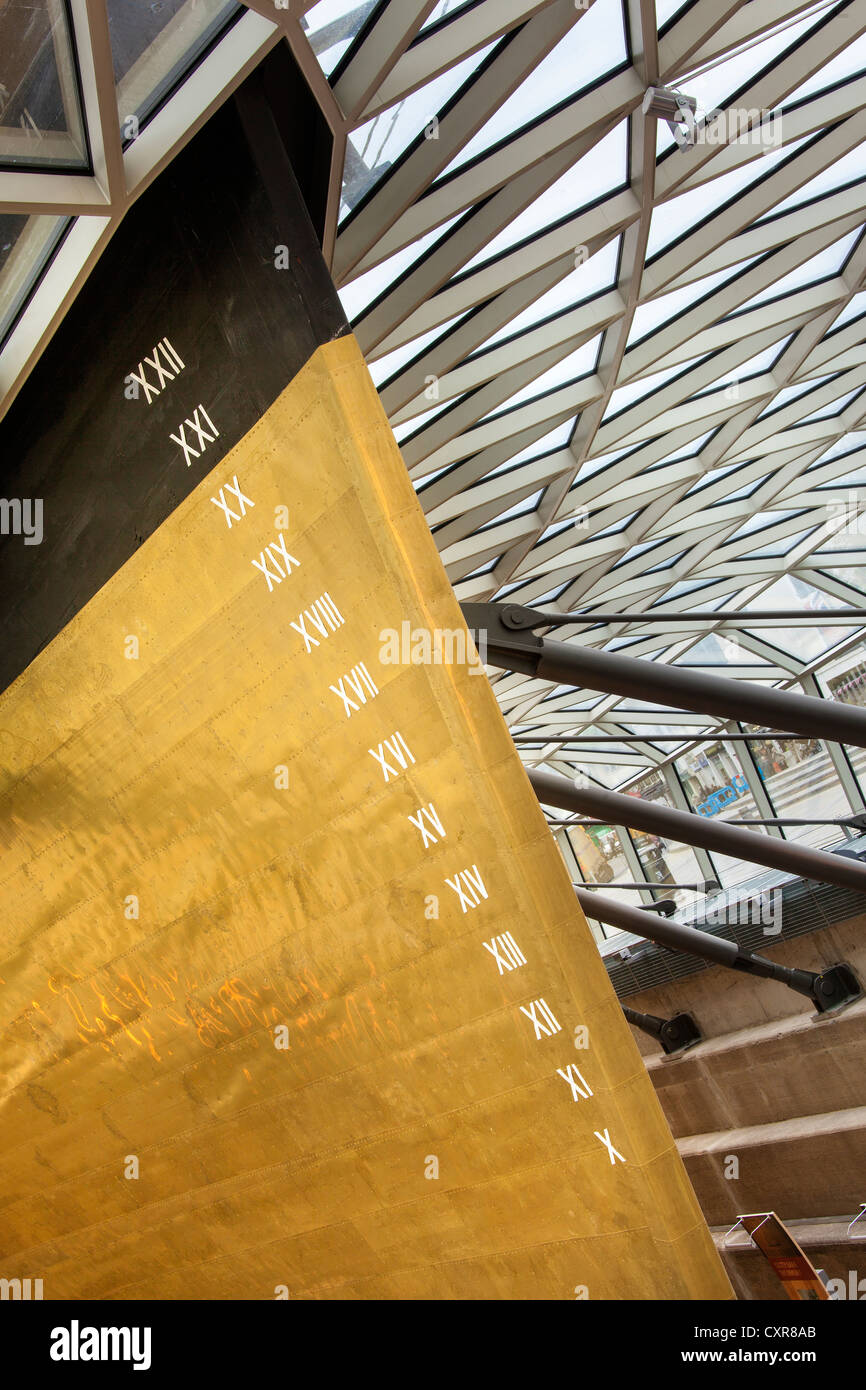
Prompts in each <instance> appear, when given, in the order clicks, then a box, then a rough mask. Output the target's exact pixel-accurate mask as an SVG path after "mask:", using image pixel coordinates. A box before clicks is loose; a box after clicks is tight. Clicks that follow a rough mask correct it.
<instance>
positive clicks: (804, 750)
mask: <svg viewBox="0 0 866 1390" xmlns="http://www.w3.org/2000/svg"><path fill="white" fill-rule="evenodd" d="M750 727H751V726H750ZM750 727H749V728H747V730H746V731H747V732H750ZM749 747H750V748H751V750H752V756H753V757H754V759H755V762H756V763H757V764H758V771H759V773H760V776H761V781H762V782H763V784H764V789H765V791H766V792H767V795H768V796H769V798H770V801H771V802H772V805H773V813H774V814H775V815H777V816H780V817H786V816H788V817H794V818H795V819H797V818H799V819H806V818H808V817H810V816H815V817H817V819H818V820H823V819H825V818H828V819H838V817H840V816H848V815H850V814H851V809H852V808H851V806H850V805H849V804H848V798H847V797H846V795H845V792H844V791H843V789H842V784H841V782H840V781H839V778H838V776H837V774H836V769H835V768H834V767H833V764H832V762H831V761H830V755H829V754H828V752H827V749H826V748H825V746H824V744H823V743H821V742H819V740H818V739H815V738H813V739H791V738H780V737H778V736H777V735H775V734H764V733H763V731H762V737H760V738H756V739H754V740H750V742H749ZM843 836H844V831H843V830H842V829H841V827H839V826H837V825H823V826H822V825H791V826H786V827H785V838H786V839H788V840H798V841H799V842H800V843H801V844H805V845H811V846H812V848H813V849H823V848H824V846H825V845H831V844H834V843H836V842H838V841H839V840H841V839H842V838H843Z"/></svg>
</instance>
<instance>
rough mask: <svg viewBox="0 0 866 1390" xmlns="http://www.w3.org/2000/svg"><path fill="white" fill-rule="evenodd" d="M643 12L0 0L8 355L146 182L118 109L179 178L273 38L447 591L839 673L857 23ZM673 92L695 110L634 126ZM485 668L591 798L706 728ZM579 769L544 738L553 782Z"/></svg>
mask: <svg viewBox="0 0 866 1390" xmlns="http://www.w3.org/2000/svg"><path fill="white" fill-rule="evenodd" d="M654 9H655V13H654V15H653V6H651V5H640V6H638V5H634V4H626V0H594V3H593V4H591V5H590V6H589V7H588V8H582V7H580V6H578V5H574V6H571V5H564V4H561V3H555V0H509V3H508V4H507V5H504V4H503V3H502V0H438V3H423V2H421V3H403V2H402V0H399V3H398V0H286V3H282V0H274V3H273V4H270V3H265V0H256V3H255V4H252V3H251V4H249V5H244V4H240V3H239V2H238V0H158V3H153V4H150V3H146V4H139V3H137V0H94V3H93V4H92V5H90V6H83V5H80V6H78V5H77V6H73V7H71V8H70V10H69V11H68V13H69V14H71V15H72V20H71V21H68V20H67V17H66V16H67V8H66V6H65V5H61V4H55V3H53V0H27V3H26V4H25V3H24V0H5V3H3V4H0V53H2V54H3V58H4V64H5V67H4V69H3V73H2V74H0V359H3V355H4V353H6V352H7V351H8V355H9V361H10V362H11V361H13V359H14V362H15V363H18V362H19V361H25V360H27V361H29V360H31V358H32V354H30V348H29V345H28V347H27V351H26V352H22V351H21V349H20V346H19V347H17V348H16V342H17V338H18V337H19V336H20V335H22V334H23V335H24V336H25V338H26V334H27V333H28V332H30V331H31V328H30V319H29V317H28V316H29V314H30V305H29V298H28V297H29V296H31V295H32V293H33V290H34V287H35V286H36V285H37V284H38V283H39V282H40V277H42V275H43V272H44V271H45V270H46V267H48V266H51V274H52V276H53V275H54V273H55V269H56V266H57V265H64V266H65V262H66V259H67V258H69V261H70V264H69V267H68V280H67V281H66V282H63V280H62V277H60V276H59V275H58V284H57V287H56V290H55V287H54V281H53V280H50V277H49V281H50V288H51V293H55V292H56V294H57V297H58V304H59V303H60V302H61V301H63V300H64V295H67V296H71V294H72V293H73V289H72V287H73V285H74V284H77V283H78V280H77V279H76V276H78V277H79V278H80V275H81V273H82V267H83V265H84V260H85V259H86V257H88V256H92V250H93V241H94V239H93V238H91V239H90V241H87V242H86V244H85V242H84V241H83V242H82V246H83V249H82V251H81V252H80V255H81V258H82V260H81V261H80V263H79V264H78V265H76V263H75V260H74V256H73V244H74V243H75V238H73V237H71V236H70V237H68V238H65V236H64V234H65V232H66V230H67V229H69V228H70V227H72V228H75V227H76V225H77V224H78V223H80V222H81V221H82V220H85V219H87V218H88V217H92V218H94V219H103V220H107V227H108V230H109V232H110V231H111V230H113V227H114V226H115V225H117V223H118V222H119V220H120V218H121V217H122V216H123V214H124V212H125V210H126V207H127V206H128V198H129V197H130V196H134V194H135V192H136V188H137V183H136V180H137V179H139V178H144V177H146V176H147V170H146V169H143V168H140V156H139V147H137V146H136V143H135V130H127V129H126V125H125V123H126V122H127V118H129V117H135V118H136V122H137V127H136V128H139V129H140V128H141V127H143V126H144V125H145V124H146V123H147V122H148V121H150V120H151V118H152V117H153V115H154V114H155V113H156V112H157V111H159V113H160V119H159V121H151V131H150V135H151V136H153V138H155V136H154V131H156V130H157V129H158V131H159V138H160V140H161V141H163V142H164V143H163V144H162V145H161V146H160V147H159V149H158V150H157V152H156V155H155V156H154V158H155V159H157V160H161V161H162V162H165V161H167V160H168V159H169V158H170V157H171V156H172V154H173V152H175V151H176V150H177V149H179V148H181V147H182V145H183V143H184V141H185V140H186V139H187V138H189V134H190V132H191V131H192V130H193V129H194V128H195V124H196V121H197V120H200V119H203V118H205V117H206V113H207V109H209V108H208V106H207V103H208V102H210V103H211V107H212V105H213V103H214V102H215V101H216V100H217V99H219V98H220V97H221V96H224V95H225V94H227V93H228V92H229V91H230V90H232V87H233V84H234V83H235V82H236V81H237V80H239V78H240V76H241V75H242V74H243V72H245V71H248V70H249V68H250V67H251V66H252V65H253V64H254V63H255V62H257V61H259V58H260V57H262V56H264V55H265V54H266V53H267V52H268V51H270V48H271V47H272V46H273V44H274V42H276V41H277V40H278V39H280V38H283V39H284V40H285V41H286V42H288V43H289V44H290V46H291V47H292V48H293V50H294V51H295V53H296V56H297V57H298V59H299V62H300V64H301V66H302V67H303V68H304V69H305V71H306V72H307V73H314V74H315V76H316V82H314V83H313V86H314V87H316V83H318V84H319V88H318V89H319V93H320V96H321V94H322V93H324V95H325V96H326V97H327V98H328V100H327V101H324V99H323V105H324V107H325V108H326V111H327V117H328V119H329V121H330V122H331V125H332V127H333V129H334V132H335V135H336V137H337V138H336V139H335V151H336V153H335V159H337V160H339V161H340V162H339V165H338V166H336V167H334V168H333V169H332V171H331V175H332V177H331V183H330V186H331V190H332V192H331V202H330V205H329V208H328V216H327V224H328V227H329V228H330V231H329V234H328V236H327V237H326V242H325V254H326V256H327V257H328V260H329V264H330V266H331V269H332V273H333V276H334V280H335V283H336V285H337V286H338V290H339V292H340V294H341V296H342V299H343V303H344V307H345V308H346V311H347V313H348V314H349V316H350V317H351V318H352V320H353V325H354V328H355V332H356V336H357V339H358V342H359V344H360V346H361V348H362V350H363V351H364V353H365V355H366V357H367V360H368V362H369V364H370V368H371V372H372V376H373V380H374V382H375V384H376V386H377V389H378V390H379V393H380V397H381V401H382V405H383V408H384V410H385V412H386V414H387V415H388V417H389V419H390V420H391V423H392V426H393V428H394V430H395V434H396V436H397V438H398V441H399V443H400V447H401V449H402V451H403V456H404V459H405V462H406V466H407V469H408V470H409V473H410V476H411V477H412V479H413V481H414V483H415V486H416V488H417V490H418V496H419V499H420V501H421V504H422V506H423V507H424V508H425V510H426V512H427V515H428V519H429V521H430V524H431V527H432V528H433V530H434V535H435V537H436V540H437V543H438V544H439V546H440V549H441V553H442V558H443V562H444V564H445V567H446V569H447V571H448V573H449V575H450V577H451V579H452V582H453V584H454V587H455V590H456V593H457V595H458V597H459V598H460V599H461V600H473V599H475V600H482V599H497V598H504V597H506V596H507V597H509V598H512V599H513V601H515V602H521V603H526V604H532V605H540V606H542V607H549V608H551V609H556V610H558V611H560V612H570V611H574V610H584V611H587V610H590V611H591V610H596V611H598V612H601V613H603V614H605V613H607V614H611V613H612V614H617V613H623V612H625V613H628V614H630V615H634V616H631V617H630V618H629V619H628V620H627V621H609V620H608V621H601V622H598V623H596V624H594V625H593V626H592V627H591V628H589V629H587V628H586V627H585V626H577V625H575V626H574V627H573V628H572V627H565V628H563V629H561V630H560V632H559V634H558V635H559V636H560V638H562V639H563V640H569V639H574V638H577V637H578V636H580V637H581V638H582V640H584V641H587V642H589V643H591V644H592V645H595V646H598V647H603V648H608V649H610V650H626V651H628V652H630V653H632V654H634V655H637V656H651V657H652V658H653V659H654V660H656V661H664V662H671V663H676V664H677V665H678V666H680V667H697V668H699V669H703V668H706V669H709V670H715V671H718V670H719V669H727V670H729V671H730V672H733V673H734V674H735V675H736V676H737V678H739V679H754V680H756V681H761V682H764V683H767V682H768V681H769V682H770V683H773V684H778V685H793V686H794V687H796V686H797V682H798V680H799V679H800V678H801V677H803V676H804V675H805V676H808V675H810V674H811V672H812V671H813V670H817V671H819V672H820V671H823V670H824V669H825V668H829V667H830V666H832V672H833V680H835V681H837V683H838V682H840V681H841V682H842V685H843V686H845V679H846V678H845V670H846V669H847V668H845V660H847V659H848V658H847V657H845V656H844V654H845V653H846V652H851V658H850V659H851V661H852V662H855V663H856V662H858V661H862V660H863V652H862V645H861V644H858V643H859V636H860V632H861V628H860V625H859V624H858V625H852V624H851V623H850V622H849V623H846V622H844V621H843V620H841V619H836V618H833V617H832V615H831V616H830V617H828V613H829V610H831V609H833V608H839V607H841V608H844V607H845V606H846V605H850V604H859V603H861V602H863V595H864V594H866V520H864V517H866V464H864V461H863V458H864V456H863V447H864V444H866V240H864V236H863V233H864V227H866V143H864V141H863V138H862V134H863V131H862V114H861V113H859V111H858V107H859V105H860V104H861V99H862V93H861V86H862V84H863V81H864V80H866V8H864V7H862V6H861V7H860V8H859V10H858V9H857V7H854V6H851V5H850V4H846V3H844V0H815V3H811V4H810V3H806V4H804V3H802V0H778V3H773V4H772V5H760V4H757V3H751V4H748V5H741V6H740V7H738V8H737V9H736V10H735V11H734V12H731V10H730V7H724V6H712V5H709V4H703V3H702V4H695V3H691V0H657V3H656V5H655V7H654ZM641 24H644V25H648V26H649V28H650V32H642V31H641ZM100 25H101V26H102V27H101V28H100ZM660 32H662V33H663V41H662V43H661V46H660V45H659V42H658V38H659V33H660ZM100 35H101V37H100ZM109 44H110V46H109ZM660 47H661V51H662V53H663V63H664V70H663V74H662V71H661V70H660V69H659V66H658V63H659V57H658V55H659V52H660ZM316 65H318V67H317V66H316ZM202 72H204V73H205V74H207V83H210V84H211V86H210V88H208V87H207V84H206V83H204V79H200V78H199V74H200V73H202ZM79 73H81V74H84V75H85V77H86V76H87V74H90V80H91V86H92V77H93V74H94V73H95V74H96V76H97V77H100V78H101V79H102V83H103V88H102V90H103V92H104V89H105V85H106V84H107V87H108V90H109V92H110V91H111V90H112V84H113V88H114V90H115V92H116V96H117V103H116V111H114V110H112V111H108V110H107V106H109V105H111V103H110V102H109V103H106V102H105V101H104V100H102V101H101V102H100V103H98V106H99V110H98V112H97V110H96V105H97V103H94V101H93V99H92V95H91V99H90V100H89V101H88V100H84V99H83V98H82V96H81V93H80V91H79V77H78V74H79ZM662 76H663V80H662ZM193 78H195V79H196V82H197V85H196V83H194V82H193V81H192V79H193ZM82 80H83V79H82ZM203 84H204V88H205V90H204V95H203V96H202V95H201V94H200V95H199V97H197V98H196V100H197V101H198V102H199V105H198V106H195V104H194V102H193V98H192V95H191V93H192V92H193V89H194V88H195V90H196V91H198V90H199V89H201V88H202V86H203ZM329 86H330V93H329V92H328V87H329ZM660 86H664V87H666V88H667V89H668V90H669V91H672V92H676V93H680V94H682V95H684V96H686V97H689V98H690V99H692V100H693V103H694V107H695V113H696V114H695V117H694V119H693V120H692V121H691V122H689V121H688V120H687V118H686V117H685V116H684V115H683V116H682V117H681V118H680V120H679V123H677V122H675V123H674V127H673V128H672V127H671V126H669V125H668V122H667V120H666V119H664V118H663V117H656V116H655V115H654V114H653V108H652V107H651V105H650V102H651V94H650V95H649V96H648V95H647V94H648V92H649V89H650V88H657V87H660ZM83 90H84V93H85V96H87V94H88V87H87V83H86V81H83ZM82 112H85V113H86V115H87V119H88V120H89V121H90V122H92V123H93V124H91V126H90V127H89V128H87V129H85V119H84V116H83V114H82ZM118 125H119V127H120V128H119V129H118ZM112 151H113V154H112ZM112 157H113V158H114V159H115V165H114V166H113V167H114V168H115V173H114V174H113V175H111V176H109V175H110V171H111V168H112ZM118 159H120V160H121V161H122V163H121V165H120V174H119V175H118V173H117V172H116V170H117V160H118ZM22 167H24V168H27V169H28V171H34V172H28V177H29V178H36V179H37V180H38V181H39V182H38V186H37V185H33V198H32V203H29V202H28V200H27V198H22V194H21V187H20V184H19V183H18V182H17V179H18V176H19V173H20V170H21V169H22ZM40 170H41V171H43V172H41V173H40V172H39V171H40ZM106 170H108V171H109V172H108V173H106ZM45 171H50V172H45ZM46 181H47V182H46ZM61 243H62V244H63V248H64V249H63V252H62V255H61V256H60V257H59V258H58V261H57V262H56V263H54V264H52V260H51V258H52V256H53V255H54V254H55V252H56V251H57V248H58V247H59V246H60V245H61ZM76 254H78V253H76ZM66 273H67V272H66V271H65V270H64V274H66ZM48 287H49V282H48V281H46V288H45V289H44V290H43V291H42V297H43V298H44V295H45V294H46V293H47V292H48ZM37 307H38V308H40V315H39V316H37V321H38V322H39V323H42V322H43V320H46V321H47V317H50V315H49V316H46V314H45V305H44V303H43V304H42V305H41V306H40V305H38V304H37ZM40 331H41V330H40ZM4 337H5V339H6V342H7V348H4V347H3V340H4ZM39 341H40V342H42V341H44V339H39ZM13 348H15V353H13V351H12V349H13ZM28 354H29V355H28ZM2 366H3V361H2V360H0V367H2ZM15 371H18V367H17V366H16V368H15ZM0 380H4V381H7V380H9V381H12V382H13V385H14V382H15V381H17V380H18V377H16V376H15V373H14V372H10V373H8V374H7V375H6V376H2V375H0ZM767 608H778V609H783V610H785V611H786V612H791V613H796V614H797V615H798V617H797V620H796V621H797V624H798V625H797V626H792V627H790V628H789V629H788V628H786V629H785V631H784V632H782V631H781V630H780V629H779V627H778V625H777V626H776V628H775V629H774V628H773V626H772V625H771V624H769V625H768V624H767V623H765V622H763V621H761V620H760V619H759V618H756V617H755V615H756V614H758V615H759V614H760V613H761V611H762V610H763V609H767ZM660 609H661V610H662V611H664V613H665V614H666V617H669V621H666V623H665V624H658V623H652V622H650V621H648V620H646V621H644V620H642V619H641V616H640V615H641V614H643V613H648V612H655V613H658V612H659V610H660ZM682 614H685V615H686V618H685V620H683V621H678V620H677V621H675V619H678V618H679V615H682ZM719 614H721V615H722V616H721V617H720V616H719ZM726 615H729V616H726ZM740 615H741V616H740ZM840 654H841V655H840ZM491 679H492V680H493V683H494V689H495V690H496V691H497V693H498V697H499V699H500V703H501V705H502V708H503V711H504V713H505V716H506V718H507V719H508V720H509V721H510V722H511V724H512V726H513V727H514V728H521V729H522V730H524V731H526V730H529V731H531V733H532V736H533V739H534V738H536V736H537V737H538V739H539V740H541V741H543V739H544V737H546V736H549V737H550V738H554V737H558V738H563V737H567V736H568V735H569V734H571V733H579V732H580V731H581V730H582V729H585V728H586V727H588V725H587V721H588V720H589V719H590V718H592V720H593V724H592V726H591V727H592V731H593V737H594V738H597V740H598V742H597V744H594V745H593V748H592V749H591V750H589V753H590V754H591V756H590V757H589V760H590V761H591V763H592V764H593V767H592V770H591V773H590V775H592V776H593V777H595V778H596V779H599V780H602V781H604V783H605V784H607V785H610V786H629V785H632V786H633V785H635V784H636V783H637V782H638V781H639V780H640V778H641V777H642V776H645V774H646V771H647V769H648V768H649V767H651V766H655V765H657V764H658V763H659V762H660V761H662V762H663V761H664V760H665V759H668V758H669V757H670V756H671V752H672V749H673V748H674V746H675V745H673V744H670V743H668V744H664V745H661V746H660V747H659V748H654V747H651V746H650V743H649V742H642V743H640V744H634V743H626V744H623V743H622V742H621V740H622V737H623V734H624V732H627V731H629V730H631V731H633V732H635V733H638V734H645V735H646V738H647V739H648V740H649V739H651V738H652V736H653V734H654V733H655V734H656V736H658V731H659V729H661V730H663V731H664V732H665V733H668V734H671V733H673V734H676V733H677V731H678V730H681V731H682V740H683V745H687V743H688V740H689V738H690V736H692V735H693V734H694V733H695V731H696V730H698V731H700V730H701V729H703V730H705V731H713V730H716V729H720V728H721V727H722V725H721V721H719V720H713V719H709V718H703V717H699V716H695V715H686V714H683V713H682V712H678V711H676V710H671V709H665V710H664V713H663V716H662V719H663V722H662V723H660V722H659V720H660V715H659V709H660V708H662V707H658V706H652V705H647V706H642V705H640V704H639V703H637V702H634V701H632V702H630V703H627V702H624V701H621V700H619V699H617V698H616V697H613V696H608V695H600V694H599V693H598V692H590V691H580V690H578V691H575V690H571V689H560V690H551V689H550V688H549V686H547V685H545V684H544V682H540V681H533V680H530V679H529V678H528V677H522V676H519V675H515V674H511V675H507V676H506V675H504V674H503V673H499V672H493V671H492V672H491ZM849 684H850V682H849ZM855 684H856V682H855ZM840 688H841V687H840ZM845 688H847V686H846V687H845ZM852 688H853V687H852ZM858 688H859V686H858ZM590 711H591V712H592V713H591V714H590ZM626 721H627V722H626ZM541 746H542V745H541V744H540V745H539V747H541ZM583 747H584V748H585V746H583ZM681 754H682V749H681V750H680V755H681ZM522 755H523V757H524V758H525V759H526V761H527V762H528V763H532V762H536V761H539V760H540V757H541V753H540V751H539V750H538V749H536V750H535V751H533V748H532V747H526V746H525V747H523V749H522ZM587 756H589V754H588V755H587ZM584 761H585V758H584V753H583V752H582V751H581V749H580V748H579V747H577V746H573V747H572V748H571V749H569V748H568V746H567V745H563V746H558V747H557V748H556V749H555V750H554V752H553V753H550V751H549V750H548V756H547V765H548V766H550V767H551V768H553V769H554V770H557V771H560V772H563V773H565V774H568V775H576V773H577V772H578V771H580V770H581V768H582V766H583V763H584Z"/></svg>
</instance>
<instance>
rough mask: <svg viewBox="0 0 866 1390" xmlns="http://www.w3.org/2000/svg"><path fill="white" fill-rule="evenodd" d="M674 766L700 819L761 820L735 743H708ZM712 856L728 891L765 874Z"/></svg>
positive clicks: (752, 866)
mask: <svg viewBox="0 0 866 1390" xmlns="http://www.w3.org/2000/svg"><path fill="white" fill-rule="evenodd" d="M674 766H675V768H676V770H677V772H678V774H679V777H680V780H681V782H682V785H683V790H684V791H685V794H686V796H687V798H688V801H689V805H690V806H691V808H692V810H693V811H696V812H697V813H698V815H699V816H706V817H707V818H708V819H710V820H713V819H719V820H730V821H742V820H750V819H752V818H753V817H759V815H760V813H759V811H758V809H757V807H756V806H755V802H754V799H753V797H752V794H751V792H750V791H749V784H748V782H747V781H746V776H745V773H744V772H743V767H742V763H741V762H740V760H739V758H738V757H737V754H736V753H735V752H734V751H733V746H732V745H731V744H726V743H709V744H704V745H702V746H701V747H700V748H696V749H694V750H693V751H692V752H690V753H684V754H683V756H682V757H681V758H677V760H676V762H675V764H674ZM750 828H751V829H752V830H755V831H758V832H760V831H762V830H763V829H764V827H762V826H757V825H755V826H751V827H750ZM711 857H712V861H713V864H714V865H715V867H716V869H717V870H718V874H719V881H720V883H721V884H722V886H723V887H725V888H733V887H736V885H737V884H740V883H745V882H747V881H748V880H749V879H750V878H754V877H755V875H756V874H758V873H760V872H761V869H759V868H758V867H757V865H755V864H749V863H746V862H745V861H744V860H742V859H732V858H730V857H729V856H728V855H726V854H719V853H718V852H717V851H715V850H714V851H713V853H712V856H711Z"/></svg>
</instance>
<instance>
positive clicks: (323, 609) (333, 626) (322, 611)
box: [290, 593, 346, 652]
mask: <svg viewBox="0 0 866 1390" xmlns="http://www.w3.org/2000/svg"><path fill="white" fill-rule="evenodd" d="M345 621H346V620H345V618H344V617H343V615H342V613H341V612H340V610H339V608H338V607H337V605H336V604H335V603H334V601H333V599H332V598H331V595H330V594H328V593H325V594H320V595H319V597H318V598H317V599H315V600H314V602H313V603H312V604H311V605H310V607H309V608H305V609H304V611H303V613H301V614H300V616H299V618H298V621H297V622H296V623H290V627H293V628H294V629H295V632H297V633H300V635H301V637H303V639H304V651H305V652H311V651H312V650H313V647H319V646H321V643H320V642H319V641H318V640H317V639H316V638H315V637H313V636H312V634H311V633H309V632H308V631H307V623H309V624H310V627H311V628H313V629H314V630H315V631H316V632H318V634H319V636H320V637H322V638H325V637H330V635H331V633H332V632H336V631H337V628H338V627H343V625H344V624H345ZM329 629H330V631H329Z"/></svg>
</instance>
